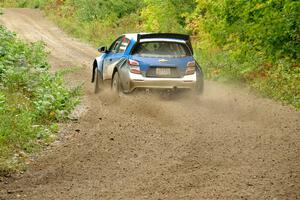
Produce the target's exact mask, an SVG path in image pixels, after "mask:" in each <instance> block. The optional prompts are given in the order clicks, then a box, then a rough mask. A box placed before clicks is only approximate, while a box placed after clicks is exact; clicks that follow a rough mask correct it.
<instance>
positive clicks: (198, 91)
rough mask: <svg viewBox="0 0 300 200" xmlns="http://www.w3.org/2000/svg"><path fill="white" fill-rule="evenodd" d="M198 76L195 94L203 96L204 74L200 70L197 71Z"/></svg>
mask: <svg viewBox="0 0 300 200" xmlns="http://www.w3.org/2000/svg"><path fill="white" fill-rule="evenodd" d="M196 75H197V81H196V87H195V92H196V94H198V95H201V94H202V93H203V90H204V79H203V74H202V72H201V71H200V70H197V71H196Z"/></svg>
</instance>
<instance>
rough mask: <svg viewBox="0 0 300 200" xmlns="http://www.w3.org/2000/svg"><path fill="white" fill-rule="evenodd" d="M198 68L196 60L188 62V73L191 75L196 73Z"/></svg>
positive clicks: (186, 72)
mask: <svg viewBox="0 0 300 200" xmlns="http://www.w3.org/2000/svg"><path fill="white" fill-rule="evenodd" d="M195 70H196V62H195V61H190V62H188V63H187V64H186V71H185V74H186V75H191V74H194V73H195Z"/></svg>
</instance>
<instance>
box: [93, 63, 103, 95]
mask: <svg viewBox="0 0 300 200" xmlns="http://www.w3.org/2000/svg"><path fill="white" fill-rule="evenodd" d="M95 76H96V77H95V78H96V80H95V89H94V92H95V94H97V93H99V91H100V85H101V84H102V83H103V81H102V75H101V73H100V72H99V71H98V70H97V69H96V74H95Z"/></svg>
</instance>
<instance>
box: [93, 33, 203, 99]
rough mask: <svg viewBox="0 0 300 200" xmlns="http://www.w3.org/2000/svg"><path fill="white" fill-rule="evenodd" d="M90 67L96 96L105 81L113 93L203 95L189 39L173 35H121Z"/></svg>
mask: <svg viewBox="0 0 300 200" xmlns="http://www.w3.org/2000/svg"><path fill="white" fill-rule="evenodd" d="M98 51H99V52H100V53H101V54H100V56H99V57H97V58H96V59H95V61H94V63H93V75H92V82H94V83H95V93H97V92H98V91H99V90H100V88H101V87H103V82H104V81H106V80H108V81H110V83H111V88H112V89H113V91H115V92H118V93H119V92H123V93H130V92H132V91H133V90H135V89H136V88H148V89H152V88H153V89H182V88H184V89H192V90H194V91H196V92H197V93H198V94H199V93H202V91H203V73H202V70H201V68H200V66H199V65H198V64H197V62H196V60H195V59H194V57H193V49H192V45H191V42H190V37H189V36H188V35H183V34H173V33H140V34H124V35H122V36H120V37H118V38H117V39H116V40H115V41H114V42H113V43H112V44H111V46H110V47H109V48H108V49H107V47H105V46H102V47H100V48H99V49H98Z"/></svg>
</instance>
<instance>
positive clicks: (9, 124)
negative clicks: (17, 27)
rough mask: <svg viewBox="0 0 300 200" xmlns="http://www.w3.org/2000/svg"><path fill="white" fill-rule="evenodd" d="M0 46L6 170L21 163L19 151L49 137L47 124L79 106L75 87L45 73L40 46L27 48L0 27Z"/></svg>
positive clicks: (0, 135) (0, 125)
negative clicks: (65, 84) (71, 87)
mask: <svg viewBox="0 0 300 200" xmlns="http://www.w3.org/2000/svg"><path fill="white" fill-rule="evenodd" d="M0 44H1V45H0V88H1V89H0V91H1V92H0V171H9V170H12V169H15V168H18V167H19V165H20V163H22V162H21V161H22V159H21V158H20V156H18V155H19V154H20V152H25V153H26V152H28V153H30V152H32V151H34V150H35V149H36V148H38V147H39V146H41V144H43V143H45V142H47V141H48V140H49V138H52V137H53V135H52V134H53V132H52V131H51V130H52V128H51V127H53V125H51V124H53V122H58V121H60V120H64V119H66V118H67V117H68V114H70V112H71V111H72V110H73V109H74V107H75V106H76V105H77V104H78V103H79V99H78V94H79V88H74V89H68V88H66V87H64V84H63V79H62V77H61V75H59V74H57V75H53V74H51V73H50V72H49V65H48V63H47V54H46V53H45V51H44V44H43V43H41V42H38V43H34V44H31V45H28V44H26V43H24V42H22V41H20V40H19V39H17V38H16V35H15V34H14V33H12V32H9V31H7V30H6V29H5V28H4V27H3V26H0ZM21 154H22V155H24V153H21ZM19 158H20V159H19Z"/></svg>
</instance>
